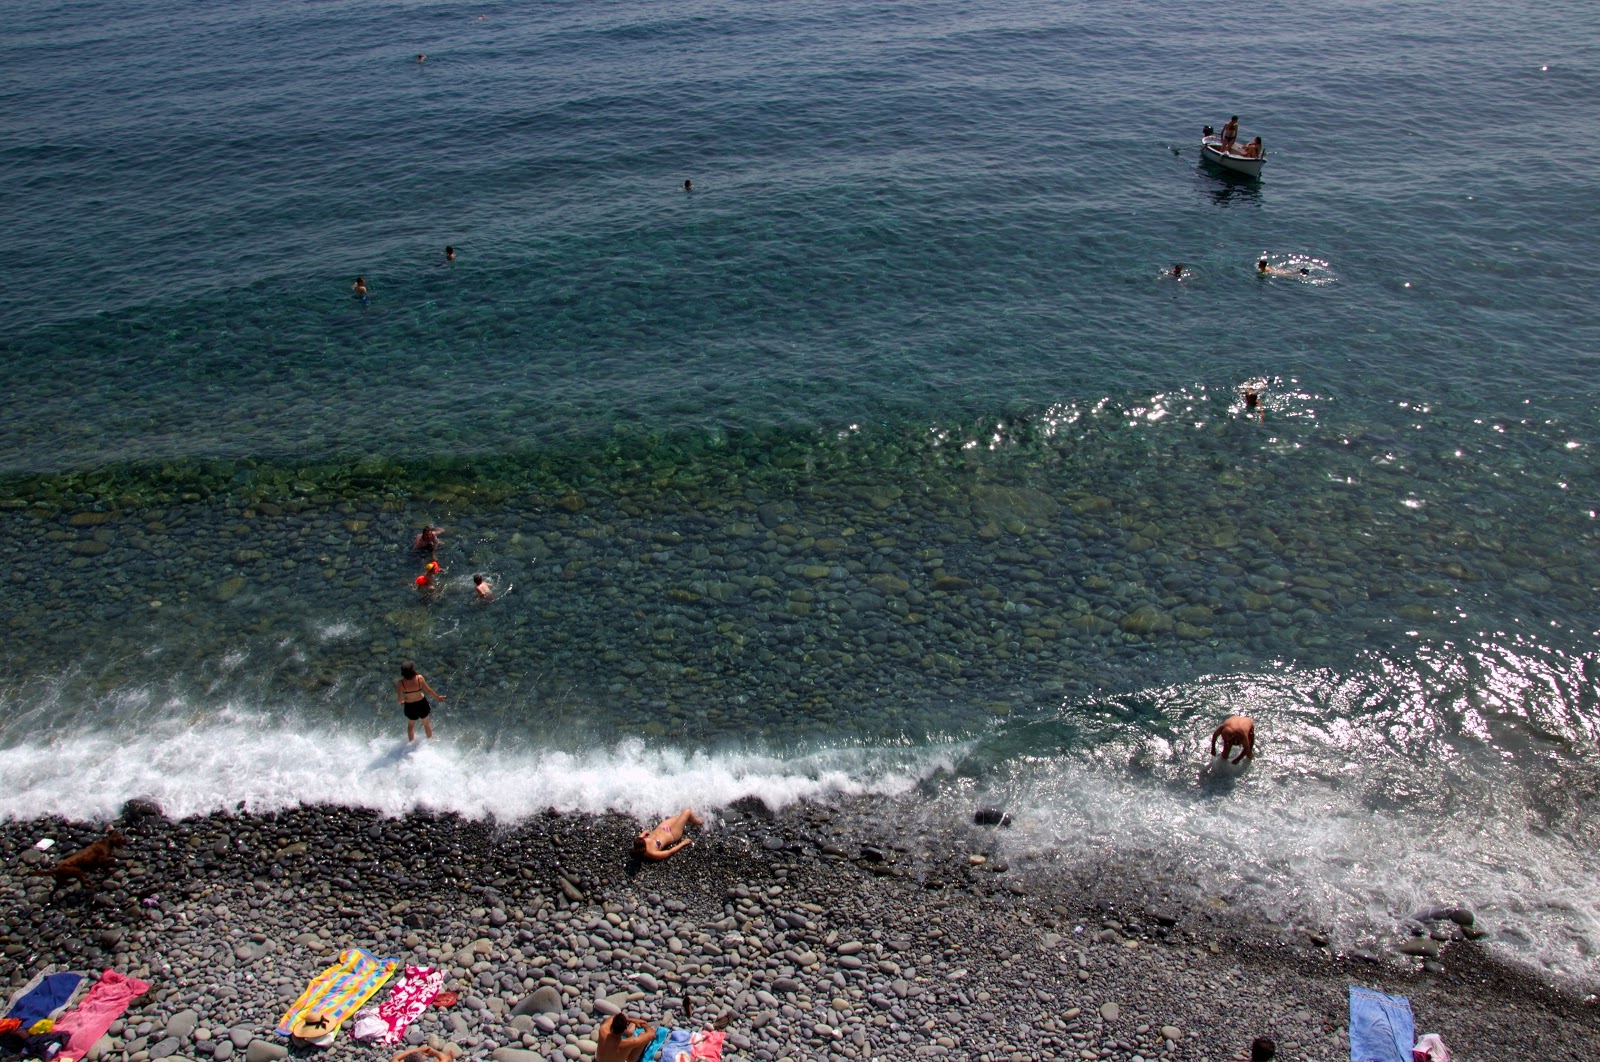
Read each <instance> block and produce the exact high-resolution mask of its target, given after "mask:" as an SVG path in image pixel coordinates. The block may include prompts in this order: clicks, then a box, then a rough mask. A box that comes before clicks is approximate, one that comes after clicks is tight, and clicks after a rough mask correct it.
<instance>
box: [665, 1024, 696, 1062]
mask: <svg viewBox="0 0 1600 1062" xmlns="http://www.w3.org/2000/svg"><path fill="white" fill-rule="evenodd" d="M689 1037H690V1033H689V1030H688V1029H673V1030H672V1031H671V1032H669V1033H668V1034H667V1038H666V1039H665V1040H663V1041H661V1062H689Z"/></svg>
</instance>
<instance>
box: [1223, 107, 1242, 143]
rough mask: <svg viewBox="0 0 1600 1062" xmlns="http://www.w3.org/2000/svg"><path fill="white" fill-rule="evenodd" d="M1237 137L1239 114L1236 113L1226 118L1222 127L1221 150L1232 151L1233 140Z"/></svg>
mask: <svg viewBox="0 0 1600 1062" xmlns="http://www.w3.org/2000/svg"><path fill="white" fill-rule="evenodd" d="M1238 139H1239V116H1238V115H1237V114H1236V115H1234V116H1233V117H1232V118H1229V119H1228V124H1227V125H1225V126H1223V127H1222V150H1223V151H1232V150H1233V142H1234V141H1235V140H1238Z"/></svg>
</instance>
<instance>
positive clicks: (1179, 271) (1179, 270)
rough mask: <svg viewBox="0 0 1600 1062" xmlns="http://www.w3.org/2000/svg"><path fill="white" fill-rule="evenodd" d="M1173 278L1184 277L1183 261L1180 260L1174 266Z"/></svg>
mask: <svg viewBox="0 0 1600 1062" xmlns="http://www.w3.org/2000/svg"><path fill="white" fill-rule="evenodd" d="M1172 279H1173V280H1182V279H1183V263H1182V262H1178V263H1177V264H1175V265H1174V266H1173V267H1172Z"/></svg>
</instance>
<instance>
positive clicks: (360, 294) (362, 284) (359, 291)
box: [350, 277, 367, 299]
mask: <svg viewBox="0 0 1600 1062" xmlns="http://www.w3.org/2000/svg"><path fill="white" fill-rule="evenodd" d="M350 290H351V291H353V292H355V296H356V298H358V299H364V298H366V297H367V278H366V277H356V282H355V283H354V284H351V285H350Z"/></svg>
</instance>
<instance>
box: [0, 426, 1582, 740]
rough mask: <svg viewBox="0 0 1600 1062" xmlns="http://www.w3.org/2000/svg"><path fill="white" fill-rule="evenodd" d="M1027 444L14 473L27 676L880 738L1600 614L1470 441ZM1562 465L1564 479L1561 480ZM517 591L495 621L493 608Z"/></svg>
mask: <svg viewBox="0 0 1600 1062" xmlns="http://www.w3.org/2000/svg"><path fill="white" fill-rule="evenodd" d="M991 433H992V437H991V438H988V439H982V440H980V441H978V442H977V443H976V444H974V443H973V442H970V441H969V436H968V434H967V433H962V432H946V433H944V435H945V436H946V437H945V439H943V440H941V439H940V438H939V437H938V436H939V434H940V433H937V432H936V433H931V434H932V435H933V436H934V440H933V442H930V441H929V439H928V437H927V433H924V434H922V435H921V436H915V435H911V434H910V433H905V434H903V435H901V436H899V437H896V436H894V435H892V434H890V435H888V437H882V433H880V437H876V438H875V437H873V436H872V435H871V434H869V433H859V434H851V433H841V435H840V436H837V437H823V438H814V437H805V438H801V437H797V436H794V435H784V434H782V433H778V432H774V433H771V434H770V435H767V436H762V435H756V434H753V435H751V436H748V437H735V436H721V437H716V438H712V439H704V438H702V439H698V440H695V441H694V442H693V443H691V444H690V445H685V442H684V440H682V439H669V438H662V437H652V438H631V439H630V438H626V437H622V436H618V437H617V438H616V439H614V440H612V441H610V442H609V443H608V445H607V446H606V447H604V448H602V449H599V450H598V451H596V452H590V453H587V454H582V455H578V456H574V455H571V454H562V453H559V452H552V453H546V454H542V455H535V456H532V457H526V456H524V457H515V458H512V457H502V458H494V459H483V460H474V459H458V460H450V461H441V462H436V463H432V464H414V465H407V464H404V463H398V462H380V461H369V462H363V463H355V464H339V463H326V464H321V465H314V466H310V467H296V466H292V465H275V464H272V463H270V462H247V461H236V462H215V463H211V464H204V463H195V464H169V465H162V466H151V467H138V468H130V467H124V468H112V469H104V470H99V471H95V472H89V473H80V474H74V475H64V476H51V477H35V478H30V479H24V480H14V481H12V482H10V483H9V484H6V485H5V487H4V488H3V490H4V493H3V495H0V521H3V526H4V529H5V533H4V535H3V536H0V542H3V543H4V545H0V556H4V557H5V558H6V565H7V567H8V569H9V571H10V586H9V588H8V608H7V612H8V613H9V618H8V623H9V626H10V629H11V630H12V631H13V632H19V633H23V632H25V636H24V637H13V638H11V639H8V641H7V644H6V646H5V648H4V650H3V657H0V659H4V661H5V666H6V670H7V672H8V673H9V674H10V675H12V676H13V677H14V678H15V679H18V680H20V681H21V682H22V685H23V688H24V689H26V688H27V687H28V684H29V682H30V680H33V679H37V678H39V677H42V676H47V675H50V676H53V675H56V674H58V673H59V670H60V666H61V664H62V662H63V661H70V662H71V665H72V677H71V679H70V680H69V686H75V687H76V689H77V691H78V692H79V693H83V694H88V695H89V696H91V697H92V696H94V695H95V693H96V692H97V691H103V690H105V689H110V688H112V687H114V686H116V685H117V684H118V683H122V682H126V681H127V680H128V678H129V677H130V669H132V671H133V674H134V675H136V676H137V677H138V678H139V679H140V680H141V681H150V680H155V681H157V682H161V681H170V682H175V683H183V684H184V685H186V686H187V687H188V688H194V687H196V686H197V685H203V686H204V687H205V688H206V689H207V691H208V696H209V697H210V698H211V699H213V700H217V701H220V700H223V699H226V697H227V696H229V695H230V694H240V695H248V696H252V697H263V698H267V699H269V700H279V699H282V698H284V697H300V698H314V699H316V700H317V701H319V702H320V706H319V709H318V710H319V711H323V710H326V711H328V712H331V713H334V714H335V716H336V715H337V714H338V713H339V712H340V711H341V710H343V709H344V708H346V707H348V706H349V705H350V703H351V702H352V699H353V698H356V697H358V696H359V697H365V696H366V695H367V694H366V692H365V690H366V686H367V685H369V684H371V683H374V682H377V681H379V680H380V679H382V678H386V677H387V676H388V673H389V672H390V671H391V670H392V669H393V661H394V660H395V659H397V658H398V657H401V656H407V655H414V656H418V657H419V658H421V659H423V660H425V661H426V665H425V666H426V667H427V668H428V669H429V670H430V671H431V672H432V673H435V674H439V675H448V674H451V673H452V672H460V673H465V672H467V671H470V672H472V673H473V674H475V675H477V676H479V678H478V679H477V681H478V683H479V687H478V688H477V689H475V692H474V704H475V706H477V707H479V708H491V707H506V708H514V707H515V706H517V705H519V704H524V703H527V702H529V701H534V702H537V703H538V704H539V705H540V706H541V707H542V709H543V711H544V715H545V717H546V718H553V716H554V715H559V714H560V708H561V705H562V704H563V703H566V704H572V705H579V704H581V702H583V701H584V700H586V699H590V698H604V699H605V700H606V703H607V712H608V715H611V716H612V718H614V719H615V721H616V722H617V723H618V724H619V725H623V726H628V727H637V728H639V729H640V730H641V731H642V732H643V733H645V734H647V735H650V736H664V735H670V736H677V737H682V738H685V739H688V740H696V741H706V740H712V739H715V738H716V737H717V736H718V735H723V734H749V733H751V732H752V729H754V730H755V731H756V732H763V731H767V730H768V729H769V727H770V725H771V723H772V722H773V721H774V720H775V719H778V718H781V719H782V720H783V726H784V729H785V730H787V731H788V732H789V733H791V734H793V735H794V736H796V737H800V738H803V737H805V736H806V734H807V733H808V732H817V733H830V734H840V733H843V734H851V733H854V734H856V735H858V736H860V737H863V738H872V739H879V738H884V737H893V736H896V735H901V734H907V733H910V734H913V735H921V734H928V733H936V732H949V731H952V730H953V731H957V732H965V731H969V730H970V729H972V728H973V727H975V726H982V725H983V724H984V722H985V720H986V719H990V718H995V717H1005V716H1007V715H1008V714H1010V713H1013V712H1018V711H1033V710H1035V709H1038V708H1040V707H1041V706H1046V707H1059V706H1060V705H1061V704H1062V703H1063V701H1064V700H1065V701H1071V700H1073V699H1074V698H1081V697H1084V696H1087V695H1092V694H1095V693H1098V692H1103V691H1111V692H1113V693H1125V692H1129V691H1132V690H1135V689H1137V688H1138V687H1139V686H1141V685H1143V684H1146V683H1151V682H1163V681H1171V680H1173V679H1174V678H1176V679H1189V678H1192V677H1194V676H1196V675H1200V674H1210V673H1218V672H1227V671H1229V670H1230V669H1234V668H1245V667H1263V666H1280V665H1281V664H1283V663H1289V662H1293V663H1297V664H1300V665H1302V666H1305V667H1329V666H1332V667H1339V666H1343V665H1347V664H1348V663H1349V662H1350V661H1351V660H1352V659H1353V658H1354V656H1355V654H1357V653H1361V652H1377V653H1387V652H1390V651H1397V652H1400V653H1410V652H1414V651H1415V649H1414V647H1416V646H1424V647H1426V646H1430V645H1431V646H1439V645H1450V644H1453V643H1455V644H1459V643H1466V642H1470V641H1471V640H1472V639H1473V638H1474V637H1477V636H1479V635H1482V634H1486V633H1487V634H1498V635H1499V636H1505V635H1506V634H1507V633H1508V632H1509V634H1510V635H1511V636H1512V637H1524V636H1526V637H1529V638H1533V639H1544V640H1546V641H1549V642H1551V643H1552V644H1553V645H1554V646H1555V648H1557V649H1564V648H1566V647H1567V646H1566V645H1564V644H1563V643H1564V642H1567V641H1568V640H1569V639H1571V637H1572V634H1573V633H1576V632H1578V631H1584V630H1585V627H1586V626H1587V625H1588V624H1589V623H1590V621H1591V620H1592V602H1593V590H1592V587H1594V586H1595V585H1600V560H1597V559H1596V557H1595V555H1594V552H1593V549H1592V547H1593V544H1594V540H1595V529H1594V524H1593V520H1592V519H1591V518H1589V517H1587V516H1586V515H1584V514H1581V513H1578V512H1574V511H1571V510H1570V509H1569V508H1567V507H1565V506H1564V505H1561V504H1559V503H1564V502H1566V500H1567V499H1566V498H1565V497H1564V496H1562V495H1561V492H1560V491H1544V492H1539V491H1537V490H1536V491H1534V492H1532V493H1531V494H1529V497H1532V498H1537V499H1538V501H1539V503H1538V504H1528V503H1527V502H1526V501H1525V500H1522V499H1519V498H1518V497H1517V491H1516V484H1515V483H1508V482H1507V480H1508V476H1507V474H1506V473H1504V472H1494V471H1492V470H1488V469H1487V467H1486V466H1485V467H1479V466H1478V465H1476V464H1475V463H1474V462H1473V461H1472V460H1471V458H1470V455H1469V456H1467V457H1466V458H1462V457H1459V456H1451V457H1446V456H1443V455H1438V454H1435V453H1427V452H1415V451H1413V452H1407V451H1406V450H1403V449H1401V448H1400V447H1399V446H1397V445H1396V444H1395V442H1394V441H1393V440H1392V439H1385V438H1381V437H1373V438H1368V437H1363V435H1362V434H1361V433H1358V432H1345V433H1341V434H1339V435H1337V437H1336V438H1333V439H1327V438H1321V439H1319V438H1317V437H1316V436H1317V435H1319V434H1320V435H1323V436H1325V435H1326V432H1325V431H1324V432H1321V433H1315V432H1310V431H1305V430H1303V429H1302V428H1301V427H1300V426H1297V425H1295V424H1293V423H1290V422H1284V423H1282V424H1268V425H1265V426H1263V425H1258V424H1256V423H1254V422H1253V421H1247V420H1228V419H1226V418H1219V419H1218V420H1217V421H1216V423H1215V424H1214V426H1212V427H1210V428H1207V429H1206V430H1195V431H1186V432H1183V433H1181V434H1177V433H1173V432H1165V433H1163V432H1159V431H1154V430H1152V431H1149V432H1143V431H1140V430H1138V429H1137V427H1124V426H1120V425H1119V426H1114V427H1107V428H1105V429H1104V430H1102V429H1101V428H1100V427H1099V426H1097V425H1096V424H1095V423H1094V422H1092V420H1086V421H1080V422H1079V423H1076V424H1073V425H1070V426H1067V427H1066V429H1065V430H1062V426H1060V425H1055V424H1052V423H1048V422H1047V421H1046V420H1045V419H1043V418H1041V419H1038V420H1034V421H1013V422H1010V423H1005V422H1001V423H1000V426H999V427H998V429H991ZM970 438H971V439H974V440H975V439H978V437H977V436H975V435H972V436H970ZM1459 453H1460V451H1457V454H1459ZM1541 460H1543V459H1542V458H1540V456H1539V455H1538V454H1537V453H1536V452H1535V453H1534V454H1533V455H1532V456H1531V458H1530V461H1529V466H1530V470H1529V472H1528V473H1527V474H1528V475H1529V477H1530V478H1531V477H1532V476H1533V475H1534V472H1535V471H1537V473H1538V474H1539V475H1540V476H1541V477H1545V478H1548V477H1550V476H1559V475H1561V474H1562V473H1561V470H1560V469H1555V470H1551V469H1549V468H1548V467H1541V466H1540V465H1539V462H1540V461H1541ZM1550 460H1554V458H1551V459H1550ZM1567 460H1569V461H1571V462H1572V463H1573V464H1574V465H1577V464H1579V462H1578V461H1577V460H1574V459H1572V458H1567ZM1499 465H1500V467H1502V468H1504V467H1505V465H1506V462H1505V461H1504V460H1503V458H1502V460H1501V461H1500V462H1499ZM1573 472H1574V473H1577V474H1579V475H1582V474H1583V471H1582V470H1581V469H1579V468H1574V469H1573ZM1590 477H1591V478H1592V473H1591V474H1590ZM1574 493H1577V492H1576V491H1574ZM1552 495H1553V496H1555V502H1556V503H1552V502H1551V501H1549V500H1547V499H1548V497H1549V496H1552ZM427 521H434V522H438V523H442V524H443V525H444V526H445V528H446V531H445V546H444V549H443V551H442V553H441V559H442V560H443V561H444V562H445V566H446V569H447V576H448V578H447V581H446V587H445V591H444V593H443V594H442V595H441V597H440V598H439V600H437V601H436V602H435V603H433V604H432V605H426V604H424V603H422V602H421V601H420V599H419V597H418V595H417V594H416V592H415V591H414V590H413V589H412V587H411V576H412V575H414V574H415V570H416V568H417V562H416V561H415V558H414V557H413V556H412V555H411V553H410V550H409V543H410V538H411V536H412V534H414V532H415V530H416V528H417V527H418V526H420V525H421V524H422V523H424V522H427ZM480 570H481V571H484V572H487V573H489V574H490V575H491V577H492V579H493V581H494V582H495V584H496V585H497V586H499V587H500V588H501V594H502V597H501V600H500V601H499V602H497V603H496V604H495V605H494V606H493V607H491V608H474V607H471V602H470V601H469V599H470V598H471V596H472V595H471V594H470V574H471V573H472V572H473V571H480ZM1518 624H1522V625H1524V626H1522V628H1521V630H1519V629H1518V626H1517V625H1518ZM1569 632H1570V633H1569ZM1585 633H1586V631H1585ZM154 649H159V654H160V655H159V658H158V659H143V657H144V656H147V655H148V654H149V653H150V652H151V651H152V650H154ZM240 653H244V654H247V655H248V656H249V657H250V658H251V663H250V665H249V666H247V667H238V666H237V664H238V661H239V659H240V657H239V655H238V654H240ZM225 654H228V658H229V659H231V660H232V663H231V664H228V665H224V664H223V662H222V660H223V657H224V655H225ZM357 688H360V689H361V690H362V692H361V693H359V694H358V693H357V692H356V690H357ZM867 704H870V705H872V706H873V710H872V711H861V710H860V708H861V706H863V705H867ZM1574 727H1579V728H1580V729H1581V719H1576V718H1570V719H1568V720H1566V721H1564V722H1560V723H1559V724H1558V725H1557V727H1556V728H1557V729H1559V730H1562V731H1564V732H1565V734H1564V736H1565V737H1568V738H1580V737H1582V736H1584V735H1582V734H1581V733H1580V732H1579V731H1578V730H1574V729H1573V728H1574Z"/></svg>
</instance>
